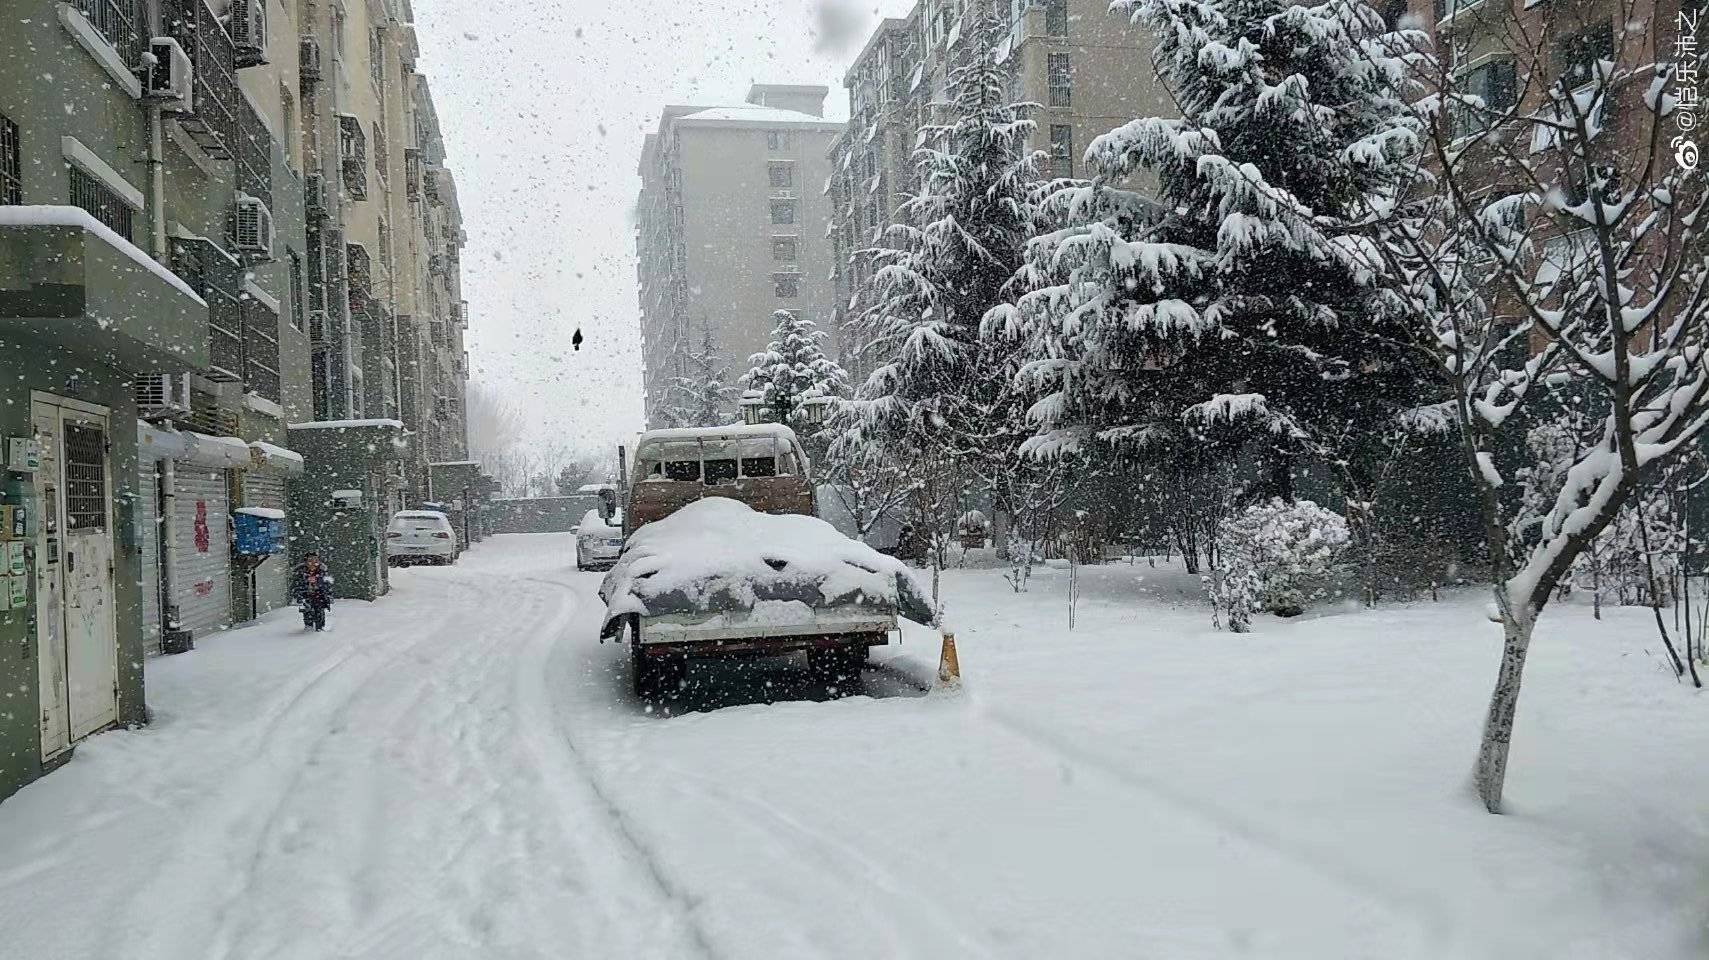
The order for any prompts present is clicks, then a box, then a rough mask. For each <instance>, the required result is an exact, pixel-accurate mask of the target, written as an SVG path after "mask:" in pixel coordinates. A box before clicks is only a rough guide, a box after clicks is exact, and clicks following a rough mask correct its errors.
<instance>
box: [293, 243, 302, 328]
mask: <svg viewBox="0 0 1709 960" xmlns="http://www.w3.org/2000/svg"><path fill="white" fill-rule="evenodd" d="M290 281H291V329H292V330H295V331H297V332H298V333H302V332H303V257H302V254H300V253H298V252H297V251H295V250H292V251H291V278H290Z"/></svg>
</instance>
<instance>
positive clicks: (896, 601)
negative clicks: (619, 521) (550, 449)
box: [600, 424, 932, 695]
mask: <svg viewBox="0 0 1709 960" xmlns="http://www.w3.org/2000/svg"><path fill="white" fill-rule="evenodd" d="M809 472H810V466H809V463H808V460H807V456H806V454H805V452H804V451H803V450H802V449H801V444H800V442H799V441H798V440H797V439H796V437H795V434H794V432H793V431H791V430H790V429H789V428H788V427H785V426H781V425H777V424H758V425H737V426H727V427H706V428H690V429H677V430H654V431H651V432H648V433H645V434H643V435H642V436H641V439H640V440H639V442H638V443H637V444H636V446H635V453H634V456H633V469H632V471H631V473H630V484H629V490H628V503H627V504H626V505H625V509H624V512H623V521H624V533H625V534H626V535H627V536H626V538H625V543H624V548H623V553H622V555H621V556H620V557H619V558H618V560H617V565H616V566H615V567H613V568H612V570H611V572H610V573H609V574H607V575H606V578H605V581H604V583H603V584H602V585H601V587H600V598H601V599H602V600H604V601H605V604H606V619H605V625H604V628H603V630H602V631H601V637H602V639H616V640H618V641H619V642H627V643H628V644H629V646H630V652H631V656H632V658H633V660H634V666H635V671H634V674H635V687H636V691H637V692H638V693H640V694H642V695H651V694H653V693H656V692H659V691H662V690H668V689H671V688H672V687H673V686H675V685H676V684H677V683H679V682H680V680H681V677H682V675H683V671H684V669H685V668H686V665H687V662H688V661H689V660H691V659H695V658H706V657H744V656H775V655H782V654H790V653H796V652H801V651H805V652H806V654H807V658H808V664H809V666H810V668H812V669H813V670H815V671H816V672H818V673H820V674H821V675H823V676H825V677H827V678H835V677H838V676H852V675H855V674H858V672H859V670H860V666H861V664H862V663H864V662H865V660H866V656H867V649H868V648H869V647H874V646H880V645H883V644H886V643H888V642H889V638H890V634H891V633H892V632H893V631H895V630H896V629H897V628H898V618H899V617H906V618H907V619H910V620H914V621H916V622H919V623H928V622H930V620H931V619H932V612H931V604H930V602H929V601H928V600H927V598H926V595H925V594H924V592H923V591H922V590H921V589H920V587H919V585H918V584H917V583H916V582H915V581H914V578H913V575H912V574H911V573H910V572H909V571H908V568H907V567H906V566H905V565H904V564H903V563H901V562H900V561H898V560H896V559H895V558H894V557H888V556H885V555H884V554H881V553H879V552H878V551H876V550H874V549H872V548H871V547H869V546H867V545H865V544H863V543H860V542H859V541H856V540H851V539H849V538H848V537H845V536H843V535H842V534H841V533H839V532H837V530H836V528H835V527H833V526H831V525H830V524H829V523H826V522H825V521H823V520H821V519H819V518H818V517H816V516H814V515H813V507H814V495H813V484H812V478H811V477H810V476H809Z"/></svg>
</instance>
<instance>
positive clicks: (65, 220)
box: [0, 204, 207, 306]
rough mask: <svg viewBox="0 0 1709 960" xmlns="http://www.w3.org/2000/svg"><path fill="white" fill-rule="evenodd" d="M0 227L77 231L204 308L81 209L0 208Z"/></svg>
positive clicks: (176, 278)
mask: <svg viewBox="0 0 1709 960" xmlns="http://www.w3.org/2000/svg"><path fill="white" fill-rule="evenodd" d="M0 227H81V228H82V229H84V230H87V231H88V232H90V233H93V234H94V235H95V236H97V237H100V238H101V239H102V240H103V241H105V242H106V243H107V244H108V245H109V246H111V247H112V248H113V249H115V250H117V251H119V252H120V253H122V254H124V255H125V256H127V257H129V258H131V260H133V261H135V262H136V264H137V266H139V267H142V268H143V269H145V270H147V271H148V272H149V273H152V274H154V275H155V276H156V277H159V278H160V279H162V280H164V281H166V282H167V283H168V284H171V285H172V287H173V288H174V289H176V290H177V291H178V292H179V293H182V294H183V295H184V296H186V297H189V298H190V299H192V300H194V301H196V302H197V303H200V304H202V305H203V306H207V302H206V301H204V300H203V299H202V298H201V297H200V296H198V295H197V293H196V291H195V290H193V289H191V287H190V285H189V284H187V283H185V282H184V280H183V278H181V277H179V276H178V275H177V274H176V273H173V272H172V271H171V270H168V269H166V267H165V266H164V265H163V264H161V263H160V261H158V260H156V259H154V258H153V257H151V256H149V255H148V254H146V253H143V252H142V250H141V249H139V248H138V247H137V246H136V245H135V244H133V243H131V242H130V241H129V240H126V239H125V238H124V237H121V236H119V235H118V234H117V233H114V232H113V230H112V229H111V228H110V227H108V226H107V225H106V224H104V223H102V222H101V221H99V220H97V219H95V218H94V217H92V216H90V215H89V212H88V211H86V210H84V209H83V208H82V207H60V206H52V205H46V204H31V205H5V206H0Z"/></svg>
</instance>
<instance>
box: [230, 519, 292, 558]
mask: <svg viewBox="0 0 1709 960" xmlns="http://www.w3.org/2000/svg"><path fill="white" fill-rule="evenodd" d="M231 528H232V549H233V551H234V552H236V553H237V554H238V555H239V556H244V557H265V556H270V555H272V554H276V553H284V552H285V518H284V517H275V516H265V515H262V514H259V513H234V514H232V517H231Z"/></svg>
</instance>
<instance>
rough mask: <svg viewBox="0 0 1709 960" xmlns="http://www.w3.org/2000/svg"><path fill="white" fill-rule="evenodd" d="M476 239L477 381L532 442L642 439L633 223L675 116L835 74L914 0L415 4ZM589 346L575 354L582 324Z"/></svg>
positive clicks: (838, 96)
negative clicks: (672, 107)
mask: <svg viewBox="0 0 1709 960" xmlns="http://www.w3.org/2000/svg"><path fill="white" fill-rule="evenodd" d="M414 2H415V19H416V25H417V29H418V33H419V34H420V39H421V48H422V58H421V69H422V71H423V72H425V73H426V74H427V75H428V76H429V78H430V80H431V82H432V86H433V91H434V96H435V100H436V102H437V103H438V107H439V115H440V119H441V122H442V124H443V125H444V128H445V139H446V146H447V149H448V151H449V153H450V165H451V167H452V170H453V171H454V172H455V174H456V178H457V189H458V195H459V199H460V200H461V203H462V207H463V216H464V219H465V221H466V226H467V228H468V233H469V246H468V248H467V249H466V250H465V251H464V257H463V291H464V295H465V297H466V298H467V299H468V301H469V314H470V320H469V344H470V347H469V351H470V359H471V365H472V373H471V376H472V378H474V379H476V380H478V381H481V382H482V383H484V384H487V385H490V386H491V387H492V388H494V389H495V390H496V391H497V392H499V393H500V394H502V395H503V396H505V397H507V398H509V399H510V400H512V401H513V402H515V403H517V404H518V405H520V406H522V407H523V408H524V409H525V412H526V420H527V427H526V429H527V431H528V437H529V439H531V440H537V441H543V442H553V441H564V440H567V441H568V442H569V443H571V444H573V445H575V446H578V447H586V448H590V449H609V447H610V445H612V444H615V443H617V442H618V441H619V439H620V438H621V437H622V436H623V435H624V434H626V433H629V432H632V431H636V430H639V429H640V426H641V376H640V374H641V355H640V337H639V333H638V316H639V312H640V308H639V305H638V301H637V298H636V291H635V244H634V236H633V210H634V206H635V195H636V193H637V191H638V190H639V189H640V179H639V177H638V176H637V174H636V172H635V170H636V164H637V162H638V160H639V157H640V151H641V141H642V138H643V136H645V134H646V133H648V132H649V131H652V130H653V129H655V128H656V127H657V125H658V119H659V112H660V110H661V109H662V108H663V107H664V105H665V104H667V103H707V104H713V103H733V102H741V100H742V98H743V97H744V96H745V95H746V94H747V90H748V85H749V84H751V83H754V82H773V83H823V84H825V85H827V86H830V87H831V95H830V97H829V100H828V103H827V109H828V113H829V115H830V116H832V117H833V118H835V119H842V118H844V117H845V116H846V115H847V112H848V111H847V99H848V98H847V95H846V93H845V92H844V91H843V90H842V87H841V84H840V82H839V81H840V78H841V76H842V73H843V70H844V68H845V67H846V66H847V64H848V60H849V59H850V58H851V57H852V56H853V55H854V54H855V53H857V52H858V51H859V49H860V46H861V45H862V44H863V43H864V42H865V40H866V37H867V35H868V33H869V32H870V30H871V28H872V26H873V24H874V23H875V21H876V18H877V17H878V16H879V15H881V14H882V15H884V16H897V15H900V14H902V13H905V12H906V11H907V9H908V8H909V7H910V6H911V5H912V0H623V2H617V3H613V2H611V0H535V2H533V3H491V4H489V3H472V2H470V0H414ZM578 326H579V327H580V328H581V330H582V334H583V336H584V337H586V342H585V343H584V344H583V346H582V349H581V351H580V352H579V353H578V352H573V351H572V350H571V349H570V337H571V334H572V333H573V332H574V331H575V329H576V328H577V327H578Z"/></svg>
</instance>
